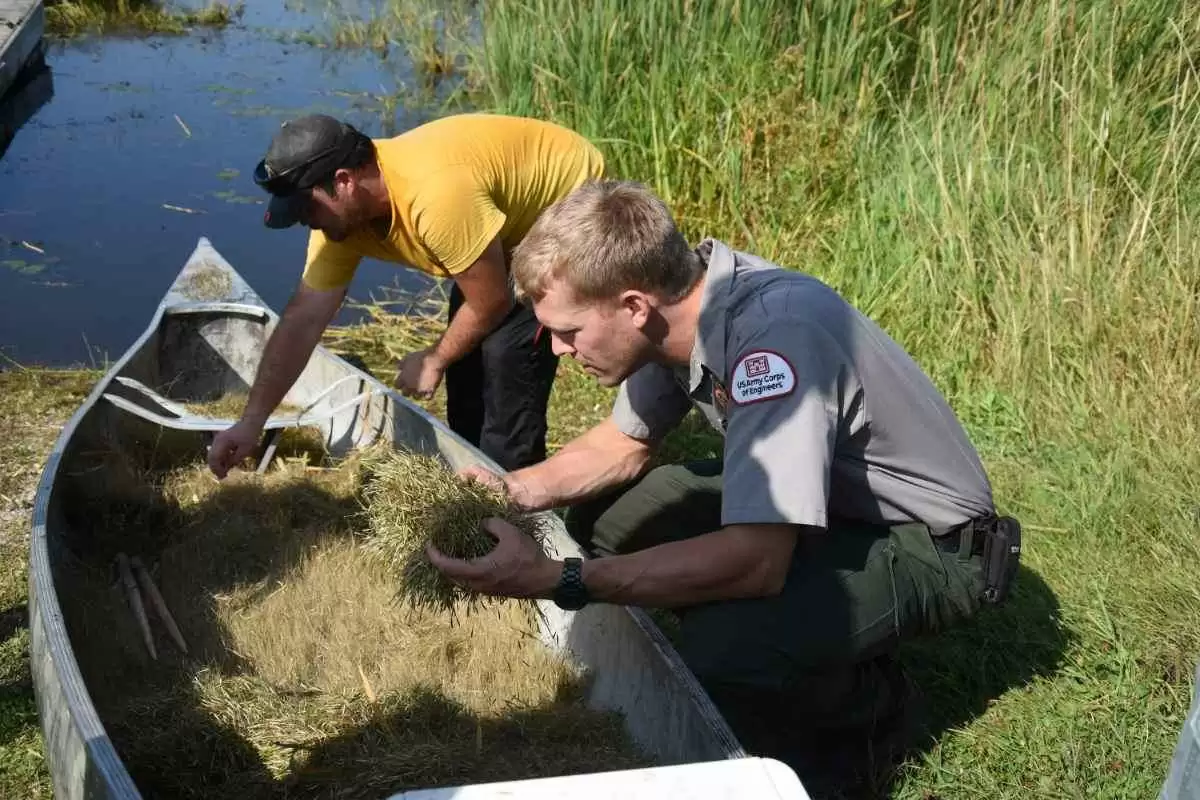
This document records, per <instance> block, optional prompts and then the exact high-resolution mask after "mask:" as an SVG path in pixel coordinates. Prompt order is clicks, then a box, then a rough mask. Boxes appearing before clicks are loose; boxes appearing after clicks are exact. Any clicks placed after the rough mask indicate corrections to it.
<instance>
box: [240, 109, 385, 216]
mask: <svg viewBox="0 0 1200 800" xmlns="http://www.w3.org/2000/svg"><path fill="white" fill-rule="evenodd" d="M364 138H365V137H364V136H363V134H362V133H360V132H359V131H358V130H356V129H355V128H354V126H352V125H349V124H347V123H345V122H342V121H340V120H337V119H334V118H333V117H330V116H327V115H325V114H310V115H308V116H305V117H300V118H298V119H294V120H289V121H287V122H285V123H283V125H282V126H280V128H279V132H278V133H276V134H275V137H274V138H273V139H271V144H270V146H269V147H268V148H267V154H266V156H265V157H264V158H263V160H262V161H259V162H258V166H256V167H255V168H254V182H255V183H257V184H258V185H259V186H261V187H262V188H263V189H265V190H266V191H267V192H269V193H270V194H271V201H270V202H269V203H268V204H267V212H266V214H264V215H263V222H264V223H265V224H266V226H267V227H268V228H290V227H291V226H292V225H295V224H296V223H297V222H299V221H300V214H301V212H302V211H303V210H304V204H305V203H307V202H308V197H309V195H308V192H307V191H306V190H307V189H310V188H311V187H313V186H314V185H316V184H317V183H320V182H321V181H323V180H325V179H327V178H329V177H330V176H332V175H333V173H334V171H336V170H337V168H338V167H339V166H341V165H342V164H343V163H344V162H345V161H346V159H347V158H348V157H349V156H350V154H351V153H353V152H354V149H355V147H357V146H358V144H359V143H360V142H361V141H362V140H363V139H364Z"/></svg>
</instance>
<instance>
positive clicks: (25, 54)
mask: <svg viewBox="0 0 1200 800" xmlns="http://www.w3.org/2000/svg"><path fill="white" fill-rule="evenodd" d="M45 28H46V12H45V9H43V7H42V0H0V97H3V96H4V95H6V94H7V93H8V90H9V88H10V87H11V86H12V85H13V83H15V82H16V80H17V77H18V76H19V75H20V74H21V72H22V71H23V70H24V69H25V67H26V66H27V65H29V64H30V62H32V61H35V60H37V59H39V58H40V57H41V53H42V33H43V32H44V31H45Z"/></svg>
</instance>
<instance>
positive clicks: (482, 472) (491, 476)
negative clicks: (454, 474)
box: [458, 464, 508, 494]
mask: <svg viewBox="0 0 1200 800" xmlns="http://www.w3.org/2000/svg"><path fill="white" fill-rule="evenodd" d="M458 477H459V479H460V480H463V481H474V482H475V483H480V484H483V485H484V486H486V487H488V488H489V489H494V490H496V491H497V492H504V493H505V494H508V482H507V481H505V480H504V478H502V477H500V476H499V475H497V474H496V473H494V472H492V471H491V470H490V469H487V468H486V467H477V466H475V465H473V464H472V465H471V466H469V467H464V468H463V469H460V470H459V471H458Z"/></svg>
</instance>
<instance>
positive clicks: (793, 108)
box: [479, 0, 1200, 797]
mask: <svg viewBox="0 0 1200 800" xmlns="http://www.w3.org/2000/svg"><path fill="white" fill-rule="evenodd" d="M1197 12H1200V4H1196V3H1183V2H1179V3H1176V2H1166V1H1165V0H1133V1H1132V2H1126V3H1114V2H1088V1H1087V0H1078V1H1077V2H1059V1H1056V0H1051V1H1050V2H1039V3H1033V2H1013V1H1011V0H1007V1H1006V0H999V1H998V2H986V3H985V2H959V3H948V2H932V3H914V2H892V3H888V2H838V0H808V1H807V2H786V1H785V0H756V2H743V1H742V0H641V1H640V2H634V1H633V0H597V2H592V3H579V2H573V0H493V2H491V3H489V4H487V5H486V8H485V11H484V14H485V16H484V26H483V41H482V43H481V50H480V57H479V64H480V69H481V72H482V74H483V80H482V82H481V85H482V86H483V87H484V89H485V91H486V95H485V96H484V98H485V99H484V101H483V102H484V103H485V104H486V105H487V106H488V107H490V108H492V109H495V110H500V111H505V112H511V113H519V114H529V115H534V116H540V117H549V118H552V119H555V120H558V121H561V122H563V123H565V124H567V125H569V126H572V127H574V128H576V129H578V130H580V131H582V132H583V133H585V134H587V135H588V136H590V137H592V138H593V139H595V140H596V141H598V142H599V143H601V145H602V147H603V148H604V149H605V150H606V152H607V153H608V154H609V157H610V161H611V164H612V167H613V172H614V173H615V174H617V175H619V176H621V177H629V178H634V179H638V180H642V181H645V182H647V183H649V184H650V185H652V186H653V187H654V188H655V189H656V190H657V191H659V192H660V193H661V194H662V195H663V196H664V197H665V198H666V199H668V200H669V201H670V202H671V203H672V204H673V206H674V207H675V208H676V209H677V211H678V213H679V215H680V217H681V219H682V222H683V225H684V227H685V228H686V230H687V231H688V233H689V234H690V235H691V237H692V238H693V239H696V238H699V237H700V236H705V235H713V236H719V237H723V238H725V239H727V240H729V241H731V242H733V243H734V244H736V245H738V246H742V247H748V248H752V249H754V250H756V251H757V252H759V253H760V254H762V255H764V256H767V257H769V258H773V259H776V260H778V261H779V262H780V263H782V264H784V265H786V266H790V267H795V268H798V269H802V270H805V271H808V272H811V273H813V274H816V275H818V276H819V277H822V278H823V279H825V280H827V281H829V282H830V283H832V284H833V285H834V286H836V287H837V288H839V289H840V290H841V291H843V292H844V293H845V294H846V295H847V296H848V297H849V298H850V299H851V300H852V301H853V302H854V303H856V304H857V305H858V306H859V307H860V308H862V309H863V310H864V311H866V312H867V313H869V314H871V315H872V316H873V317H875V318H876V319H877V320H879V321H880V322H881V323H882V324H883V325H884V326H885V327H886V328H887V330H889V331H890V332H891V333H892V334H893V335H894V336H895V337H896V338H897V339H898V340H899V341H900V342H901V343H902V344H904V345H905V346H906V347H907V348H908V349H909V350H910V351H911V352H912V353H913V354H914V355H915V356H916V357H917V358H918V360H919V361H920V362H921V364H922V365H923V366H924V367H925V368H926V369H927V370H928V371H929V373H930V374H931V375H932V376H933V378H934V380H935V381H936V382H937V384H938V385H939V386H940V387H941V388H942V389H943V390H944V391H945V392H946V393H947V395H948V396H949V397H950V399H951V400H952V402H953V404H954V406H955V408H956V409H957V410H958V412H959V413H960V414H961V415H962V417H963V418H964V420H965V421H966V423H967V424H968V426H969V428H970V430H971V433H972V435H973V437H974V439H975V441H976V442H977V443H978V444H979V446H980V448H981V450H982V451H983V453H984V456H985V458H986V460H987V463H988V465H989V467H990V469H991V472H992V474H993V477H994V481H995V484H996V494H997V499H998V502H999V503H1000V505H1001V507H1002V508H1003V509H1005V510H1008V511H1012V512H1014V513H1016V514H1018V515H1019V516H1020V518H1021V519H1022V521H1023V522H1024V523H1025V526H1026V534H1027V537H1028V542H1027V551H1026V553H1027V554H1026V556H1025V563H1026V565H1027V569H1026V571H1025V572H1024V573H1023V576H1022V577H1023V581H1024V584H1025V587H1024V589H1023V590H1022V592H1020V593H1019V594H1018V596H1017V598H1015V600H1014V602H1013V603H1012V604H1011V606H1010V608H1008V609H1006V610H1004V611H1002V612H999V613H997V614H993V615H990V617H988V618H987V619H984V620H981V625H980V626H978V627H977V628H976V629H974V630H972V631H968V632H963V633H959V634H956V635H955V636H954V637H951V638H950V639H948V640H946V642H945V643H944V644H939V643H938V642H935V641H932V640H931V641H929V642H927V643H924V644H922V645H921V646H920V647H917V648H914V649H913V654H912V666H913V670H914V672H915V673H917V674H918V676H919V677H920V678H921V679H922V684H923V685H924V686H926V687H927V688H930V687H932V688H931V689H930V691H931V694H932V696H931V698H930V702H931V705H932V706H933V709H932V711H931V714H932V715H933V716H934V717H935V718H938V719H940V720H941V721H942V723H943V727H944V729H945V728H946V726H949V727H948V729H946V730H944V732H942V733H941V736H940V739H939V741H938V743H937V745H936V746H933V747H931V748H929V749H928V750H927V752H925V753H924V754H922V755H919V756H917V757H914V759H913V760H912V762H911V764H910V766H909V768H908V769H907V770H906V771H905V772H904V774H903V775H902V777H901V779H900V781H899V783H898V784H897V786H896V787H894V789H895V794H896V795H897V796H901V797H923V796H930V795H929V794H926V793H930V794H932V795H936V796H944V797H951V796H1022V797H1028V796H1043V797H1081V796H1089V797H1101V796H1105V797H1133V796H1140V797H1147V796H1153V795H1154V794H1155V792H1156V789H1157V787H1158V786H1159V785H1160V784H1161V781H1162V777H1163V774H1164V773H1165V770H1166V768H1167V764H1168V762H1169V759H1170V752H1171V747H1172V745H1173V743H1174V741H1175V738H1176V737H1177V736H1178V733H1179V728H1180V725H1181V723H1182V713H1183V711H1184V709H1185V707H1186V702H1187V699H1188V697H1189V691H1190V684H1189V676H1190V673H1191V668H1192V666H1193V665H1194V664H1195V663H1196V661H1197V660H1200V620H1198V618H1197V611H1198V610H1200V588H1198V587H1200V584H1197V582H1196V581H1195V579H1194V576H1195V572H1196V567H1197V565H1198V564H1200V545H1198V542H1200V536H1198V535H1197V529H1198V527H1200V514H1198V509H1200V455H1198V452H1200V448H1198V447H1197V445H1198V444H1200V425H1198V423H1197V412H1196V410H1195V409H1197V407H1198V401H1200V381H1198V380H1197V378H1196V375H1197V374H1198V373H1200V319H1198V317H1197V310H1198V309H1197V306H1198V303H1200V257H1198V256H1200V251H1198V248H1197V242H1198V234H1200V181H1198V178H1200V175H1198V174H1197V166H1198V162H1197V153H1198V151H1200V124H1198V123H1200V119H1198V113H1200V105H1198V103H1197V96H1198V90H1200V83H1198V80H1200V74H1198V72H1197V64H1196V60H1197V59H1200V13H1197ZM985 616H986V615H985ZM939 648H941V649H939ZM1023 659H1024V661H1025V662H1026V663H1022V660H1023ZM964 687H974V688H975V689H976V690H978V691H977V692H976V694H977V695H979V694H980V692H982V691H983V690H985V689H990V690H994V691H995V692H1000V691H1005V694H1003V695H1002V696H1001V697H1000V699H999V701H998V702H995V703H992V704H990V705H989V699H988V698H984V697H981V696H976V697H974V698H970V699H968V698H967V697H966V694H965V692H967V689H966V688H964ZM972 702H974V703H975V706H974V707H971V708H966V707H964V704H965V705H966V706H969V705H971V703H972Z"/></svg>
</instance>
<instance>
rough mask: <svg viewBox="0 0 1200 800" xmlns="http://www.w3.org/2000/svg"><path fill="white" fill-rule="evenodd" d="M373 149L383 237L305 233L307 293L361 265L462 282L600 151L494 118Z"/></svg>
mask: <svg viewBox="0 0 1200 800" xmlns="http://www.w3.org/2000/svg"><path fill="white" fill-rule="evenodd" d="M375 145H376V151H377V154H378V159H379V166H380V173H381V174H382V176H383V181H384V183H385V184H386V185H387V189H388V194H389V195H390V197H391V202H392V224H391V230H390V231H389V233H388V236H387V238H386V239H380V238H379V237H378V235H376V234H375V233H373V232H371V231H369V230H367V231H359V232H356V233H354V234H351V235H350V236H348V237H347V238H346V239H345V240H344V241H341V242H332V241H329V240H328V239H326V238H325V236H324V235H323V234H322V233H321V232H320V231H312V233H311V234H310V236H309V242H308V257H307V261H306V263H305V266H304V275H303V280H304V282H305V283H306V284H307V285H309V286H310V287H312V288H314V289H334V288H342V287H345V286H347V285H349V283H350V281H351V279H352V278H353V277H354V272H355V270H356V269H357V268H358V264H359V262H360V261H361V260H362V258H363V257H368V258H377V259H380V260H381V261H393V262H398V263H402V264H406V265H408V266H411V267H415V268H416V269H419V270H421V271H422V272H427V273H429V274H430V275H434V276H438V277H447V276H450V275H454V274H456V273H459V272H462V271H463V270H465V269H466V268H467V267H469V266H471V265H472V264H473V263H475V261H476V260H477V259H478V258H479V256H480V255H481V254H482V253H483V251H484V249H485V248H486V247H487V245H488V244H489V243H490V242H491V241H492V239H494V238H495V237H496V236H497V234H499V236H500V237H501V242H502V243H503V245H504V248H505V251H506V252H511V250H512V248H513V247H515V246H516V245H517V243H518V242H520V241H521V238H522V237H523V236H524V235H525V234H526V232H528V230H529V228H530V227H531V226H532V225H533V223H534V221H535V220H536V219H537V217H538V215H539V214H541V212H542V210H543V209H545V208H546V207H547V206H549V205H551V204H553V203H554V202H555V201H557V200H559V199H561V198H562V197H564V196H566V195H567V194H568V193H570V192H571V190H573V189H575V188H576V187H578V186H579V185H580V184H582V183H584V182H585V181H586V180H588V179H589V178H600V177H602V175H603V172H604V158H603V156H602V155H601V153H600V151H599V150H597V149H596V147H595V146H593V145H592V144H591V143H590V142H589V141H588V140H587V139H585V138H584V137H582V136H580V135H579V134H577V133H575V132H574V131H571V130H568V129H566V128H563V127H560V126H558V125H555V124H553V123H549V122H544V121H541V120H536V119H526V118H523V117H509V116H502V115H498V114H459V115H454V116H449V117H444V118H442V119H438V120H434V121H433V122H428V123H426V124H424V125H421V126H419V127H417V128H414V129H413V130H410V131H407V132H405V133H402V134H400V135H399V136H395V137H393V138H390V139H377V140H375Z"/></svg>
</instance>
